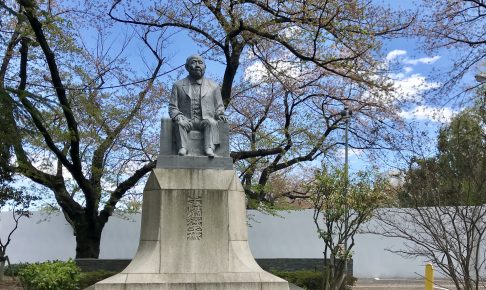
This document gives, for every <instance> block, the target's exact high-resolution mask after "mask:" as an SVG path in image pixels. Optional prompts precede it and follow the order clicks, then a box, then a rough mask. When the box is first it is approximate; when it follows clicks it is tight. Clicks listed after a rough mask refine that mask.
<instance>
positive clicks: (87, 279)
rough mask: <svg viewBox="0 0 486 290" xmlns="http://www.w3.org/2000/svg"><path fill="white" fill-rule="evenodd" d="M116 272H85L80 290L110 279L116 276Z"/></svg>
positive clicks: (82, 274)
mask: <svg viewBox="0 0 486 290" xmlns="http://www.w3.org/2000/svg"><path fill="white" fill-rule="evenodd" d="M115 274H116V272H110V271H103V270H102V271H95V272H83V273H81V276H80V278H79V283H78V288H79V289H85V288H87V287H89V286H91V285H93V284H95V283H96V282H99V281H101V280H104V279H106V278H108V277H111V276H113V275H115Z"/></svg>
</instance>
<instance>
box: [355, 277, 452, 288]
mask: <svg viewBox="0 0 486 290" xmlns="http://www.w3.org/2000/svg"><path fill="white" fill-rule="evenodd" d="M435 284H436V285H435V287H434V289H437V290H455V289H456V287H454V285H453V284H452V283H451V282H450V281H447V280H436V281H435ZM424 286H425V282H424V280H419V279H417V280H406V279H379V280H378V279H363V278H361V279H358V281H357V283H356V286H354V287H353V289H355V290H384V289H393V290H423V289H424Z"/></svg>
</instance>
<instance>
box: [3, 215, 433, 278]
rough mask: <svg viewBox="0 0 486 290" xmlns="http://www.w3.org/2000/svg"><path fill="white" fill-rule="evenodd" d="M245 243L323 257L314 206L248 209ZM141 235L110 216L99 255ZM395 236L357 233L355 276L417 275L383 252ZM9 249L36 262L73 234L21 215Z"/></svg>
mask: <svg viewBox="0 0 486 290" xmlns="http://www.w3.org/2000/svg"><path fill="white" fill-rule="evenodd" d="M249 215H250V224H251V226H250V227H249V242H250V248H251V250H252V252H253V255H254V256H255V258H322V250H323V246H322V245H323V244H322V241H321V240H319V239H318V237H317V232H316V228H315V226H314V223H313V220H312V210H305V211H293V212H281V213H280V215H282V216H284V218H281V217H274V216H269V215H265V214H262V213H259V212H255V211H250V212H249ZM12 226H13V223H12V219H11V216H10V214H9V213H6V212H2V213H1V214H0V235H1V237H2V240H3V239H4V238H6V236H7V234H8V232H9V230H10V229H11V227H12ZM139 234H140V215H133V216H131V218H130V219H122V218H119V217H111V218H110V220H109V222H108V224H107V225H106V226H105V229H104V230H103V235H102V239H101V253H100V258H102V259H103V258H106V259H108V258H110V259H130V258H132V257H133V256H134V255H135V252H136V249H137V245H138V238H139ZM400 245H402V243H401V242H400V241H399V240H396V239H395V240H393V239H388V238H382V237H380V236H374V235H369V234H360V235H359V236H358V237H357V239H356V246H355V251H354V274H355V276H356V277H366V278H372V277H378V278H397V277H402V278H416V277H417V274H416V273H420V274H421V273H423V269H424V266H423V265H424V264H425V263H424V262H422V261H420V260H407V259H404V258H402V257H400V256H397V255H395V254H392V253H390V252H387V251H385V249H386V248H393V247H394V248H397V247H399V246H400ZM7 254H8V256H9V257H10V260H11V261H12V262H13V263H18V262H35V261H45V260H53V259H60V260H66V259H68V258H70V257H74V256H75V237H74V236H73V233H72V229H71V228H70V226H69V224H68V223H67V222H66V221H65V220H64V217H63V216H62V215H61V214H59V215H51V216H44V215H42V214H40V213H34V215H33V216H32V217H31V218H29V219H22V220H21V221H20V225H19V228H18V230H17V231H16V232H15V233H14V235H13V237H12V242H11V244H10V246H9V247H8V249H7Z"/></svg>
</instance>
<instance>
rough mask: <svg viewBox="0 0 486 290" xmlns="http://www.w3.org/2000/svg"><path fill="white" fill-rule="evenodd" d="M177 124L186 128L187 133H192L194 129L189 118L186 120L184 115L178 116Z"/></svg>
mask: <svg viewBox="0 0 486 290" xmlns="http://www.w3.org/2000/svg"><path fill="white" fill-rule="evenodd" d="M176 123H177V124H179V125H181V126H182V128H184V129H185V130H186V131H191V129H192V125H191V121H190V120H189V119H188V118H186V116H183V115H179V116H177V118H176Z"/></svg>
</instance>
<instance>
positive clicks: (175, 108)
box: [169, 84, 182, 121]
mask: <svg viewBox="0 0 486 290" xmlns="http://www.w3.org/2000/svg"><path fill="white" fill-rule="evenodd" d="M177 91H178V90H177V84H174V85H173V86H172V92H171V94H170V98H169V117H170V118H171V119H172V120H174V121H177V119H178V116H179V115H182V112H181V111H180V110H179V104H178V97H177V94H178V93H177Z"/></svg>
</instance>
